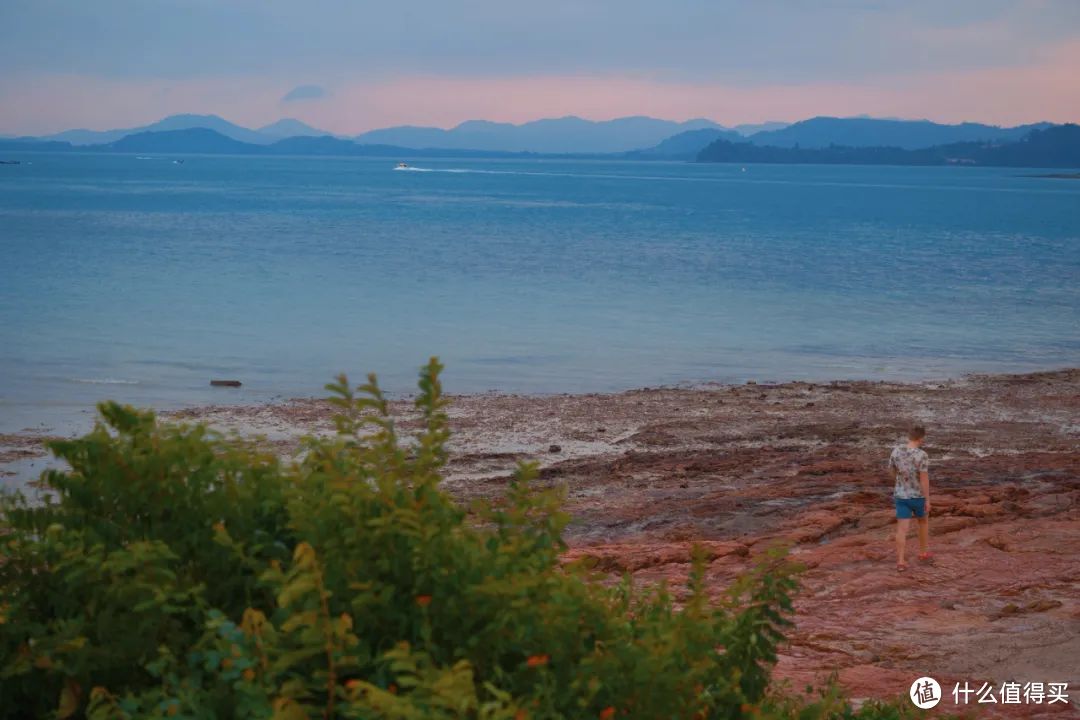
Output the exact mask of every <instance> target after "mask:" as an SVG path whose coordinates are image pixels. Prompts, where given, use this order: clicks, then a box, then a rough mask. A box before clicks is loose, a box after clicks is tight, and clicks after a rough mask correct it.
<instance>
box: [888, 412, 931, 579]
mask: <svg viewBox="0 0 1080 720" xmlns="http://www.w3.org/2000/svg"><path fill="white" fill-rule="evenodd" d="M925 437H926V428H924V427H922V426H921V425H913V426H912V427H911V429H910V430H908V441H907V445H898V446H897V447H895V448H893V451H892V455H890V456H889V472H890V473H891V474H892V475H893V477H894V478H895V480H896V484H895V486H894V489H893V498H894V501H895V503H896V570H897V571H898V572H904V571H905V570H907V563H906V562H904V547H905V545H906V544H907V534H908V528H909V527H910V525H911V518H912V517H914V518H915V519H916V521H917V522H918V526H919V560H920V561H921V562H932V561H933V555H931V554H930V551H929V549H928V545H929V536H930V522H929V516H930V458H929V457H927V455H926V452H925V451H924V450H923V449H922V448H921V447H920V446H921V445H922V444H923V439H924V438H925Z"/></svg>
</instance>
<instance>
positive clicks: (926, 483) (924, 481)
mask: <svg viewBox="0 0 1080 720" xmlns="http://www.w3.org/2000/svg"><path fill="white" fill-rule="evenodd" d="M919 485H920V486H921V487H922V496H923V497H924V498H926V512H927V514H929V513H930V472H929V471H927V470H923V471H922V472H920V473H919Z"/></svg>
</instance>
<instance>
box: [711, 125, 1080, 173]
mask: <svg viewBox="0 0 1080 720" xmlns="http://www.w3.org/2000/svg"><path fill="white" fill-rule="evenodd" d="M698 160H699V161H700V162H729V163H785V164H807V163H814V164H849V165H984V166H997V167H1032V168H1041V167H1045V168H1077V167H1080V126H1078V125H1057V126H1053V127H1049V128H1045V129H1036V130H1032V131H1030V132H1029V133H1028V134H1027V135H1026V136H1025V137H1023V138H1022V139H1020V140H1018V141H1011V142H999V141H989V142H987V141H983V142H960V143H949V144H943V145H935V146H933V147H928V148H916V149H912V150H908V149H904V148H899V147H848V146H841V145H832V146H830V147H826V148H791V147H777V146H773V145H757V144H754V143H751V142H741V143H734V142H730V141H728V140H724V139H721V140H717V141H715V142H713V143H712V144H711V145H709V146H708V147H707V148H705V149H704V150H702V151H701V153H700V154H699V155H698Z"/></svg>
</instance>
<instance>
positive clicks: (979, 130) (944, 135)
mask: <svg viewBox="0 0 1080 720" xmlns="http://www.w3.org/2000/svg"><path fill="white" fill-rule="evenodd" d="M1050 126H1051V123H1035V124H1033V125H1019V126H1017V127H1012V128H1002V127H997V126H995V125H982V124H980V123H961V124H959V125H942V124H940V123H935V122H930V121H929V120H879V119H876V118H834V117H816V118H811V119H809V120H803V121H801V122H797V123H793V124H791V125H788V126H787V127H784V128H780V129H777V130H769V131H764V132H758V133H754V134H753V135H751V136H750V141H751V142H752V143H754V144H755V145H767V146H770V147H800V148H825V147H829V146H830V145H843V146H845V147H898V148H903V149H904V150H916V149H918V148H928V147H933V146H934V145H947V144H949V143H958V142H977V141H999V142H1011V141H1014V140H1019V139H1020V138H1022V137H1024V136H1025V135H1027V134H1028V133H1030V132H1031V131H1032V130H1044V129H1046V128H1048V127H1050Z"/></svg>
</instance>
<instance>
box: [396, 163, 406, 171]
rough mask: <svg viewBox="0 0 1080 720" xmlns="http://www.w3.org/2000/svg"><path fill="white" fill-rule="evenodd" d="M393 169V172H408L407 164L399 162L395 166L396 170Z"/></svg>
mask: <svg viewBox="0 0 1080 720" xmlns="http://www.w3.org/2000/svg"><path fill="white" fill-rule="evenodd" d="M394 169H395V170H408V169H409V166H408V165H407V164H405V163H401V162H399V163H398V164H397V167H396V168H394Z"/></svg>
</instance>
